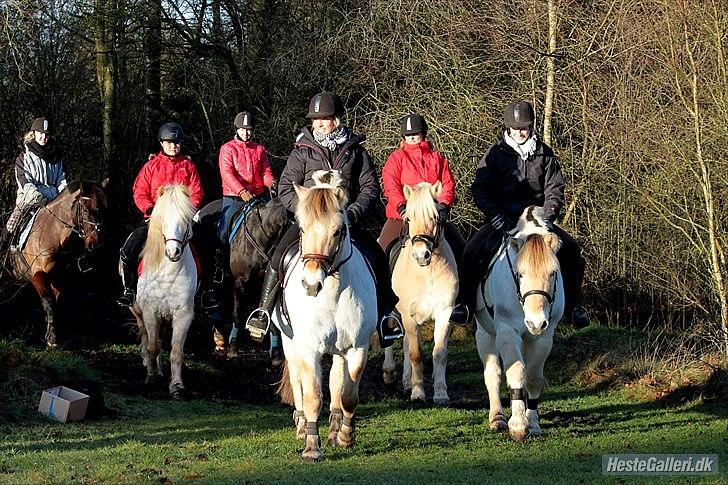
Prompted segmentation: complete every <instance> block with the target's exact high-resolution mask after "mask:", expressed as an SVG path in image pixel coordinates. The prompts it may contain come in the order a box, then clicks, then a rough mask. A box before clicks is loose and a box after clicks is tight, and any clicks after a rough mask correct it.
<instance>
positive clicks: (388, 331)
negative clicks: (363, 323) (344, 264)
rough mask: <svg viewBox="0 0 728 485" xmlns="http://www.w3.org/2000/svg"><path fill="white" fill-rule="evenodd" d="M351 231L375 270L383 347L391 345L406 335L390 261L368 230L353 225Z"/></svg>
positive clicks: (380, 334) (379, 325)
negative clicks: (393, 287)
mask: <svg viewBox="0 0 728 485" xmlns="http://www.w3.org/2000/svg"><path fill="white" fill-rule="evenodd" d="M351 232H352V234H351V237H352V240H353V241H354V244H355V245H356V247H357V248H358V249H359V251H361V253H362V255H363V256H364V258H366V260H367V261H369V264H370V265H371V266H372V270H373V271H374V280H375V282H376V289H377V311H378V315H379V322H378V325H377V330H378V331H379V336H380V341H381V342H382V347H389V346H390V345H391V344H392V343H393V341H394V340H395V339H397V338H400V337H402V336H404V329H403V327H402V322H401V321H400V317H399V315H398V314H397V311H396V309H395V306H396V305H397V302H399V298H398V297H397V295H396V294H395V293H394V290H392V276H391V275H390V273H389V262H388V261H387V256H386V255H385V254H384V251H382V248H381V247H379V244H377V241H376V240H375V239H374V238H373V237H372V236H371V235H370V234H369V233H368V232H367V231H365V230H359V229H356V228H353V227H352V228H351Z"/></svg>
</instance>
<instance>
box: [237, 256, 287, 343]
mask: <svg viewBox="0 0 728 485" xmlns="http://www.w3.org/2000/svg"><path fill="white" fill-rule="evenodd" d="M279 288H280V285H279V284H278V270H277V269H276V268H274V267H272V266H271V265H270V264H269V265H268V267H267V268H266V270H265V277H264V278H263V290H262V291H261V293H260V303H259V305H258V308H256V309H255V310H253V312H252V313H251V314H250V316H249V317H248V321H247V322H245V328H246V329H247V330H248V331H249V332H250V338H251V339H253V340H254V341H255V342H258V343H261V342H263V339H264V338H265V336H266V334H267V333H268V329H269V328H270V313H271V312H272V311H273V306H275V303H276V298H277V297H278V289H279Z"/></svg>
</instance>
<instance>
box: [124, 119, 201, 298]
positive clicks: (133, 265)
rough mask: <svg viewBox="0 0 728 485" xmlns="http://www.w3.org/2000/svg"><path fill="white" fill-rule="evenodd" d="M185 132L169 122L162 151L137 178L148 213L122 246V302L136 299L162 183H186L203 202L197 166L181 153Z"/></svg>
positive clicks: (137, 195) (137, 199) (140, 202)
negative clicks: (139, 271)
mask: <svg viewBox="0 0 728 485" xmlns="http://www.w3.org/2000/svg"><path fill="white" fill-rule="evenodd" d="M183 141H184V132H183V131H182V127H181V126H180V125H178V124H177V123H165V124H164V125H162V127H161V128H160V129H159V142H160V145H161V146H162V150H161V151H160V152H159V153H157V154H152V155H149V160H148V161H147V162H146V163H145V164H144V166H143V167H142V169H141V170H140V171H139V174H138V175H137V178H136V180H134V186H133V193H134V204H136V206H137V207H138V208H139V210H140V211H141V213H142V215H143V216H144V222H142V224H140V225H139V226H137V227H136V228H135V229H134V230H133V231H132V233H131V234H130V235H129V237H128V238H127V239H126V242H124V245H123V246H122V248H121V251H120V253H121V267H122V283H123V285H124V293H123V294H122V296H121V297H120V298H119V299H118V300H117V302H118V303H119V305H122V306H131V305H133V304H134V300H135V299H136V284H137V265H138V263H139V255H140V254H141V252H142V248H143V247H144V243H145V242H146V240H147V230H148V225H147V221H148V220H149V216H150V215H151V214H152V209H153V208H154V204H155V203H156V202H157V190H158V189H159V187H161V186H162V185H167V184H184V185H186V186H187V187H189V189H190V194H191V195H190V199H191V201H192V203H193V204H194V205H195V206H196V207H198V208H199V207H200V204H201V203H202V197H203V195H204V194H203V191H202V184H201V182H200V176H199V174H198V173H197V168H196V167H195V165H194V164H193V163H192V161H191V160H190V158H189V157H188V156H186V155H181V154H180V150H181V148H182V142H183Z"/></svg>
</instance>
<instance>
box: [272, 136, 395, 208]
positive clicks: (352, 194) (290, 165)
mask: <svg viewBox="0 0 728 485" xmlns="http://www.w3.org/2000/svg"><path fill="white" fill-rule="evenodd" d="M364 140H365V137H364V136H363V135H357V134H354V133H350V134H349V138H348V140H347V141H346V142H344V143H343V144H341V145H338V146H337V147H336V149H335V150H329V149H327V148H325V147H323V146H321V145H319V144H318V143H317V142H316V141H315V140H314V138H313V133H312V132H311V127H308V126H307V127H304V128H303V129H302V130H301V134H300V135H299V137H298V139H297V140H296V143H295V145H294V147H293V151H292V152H291V154H290V155H289V156H288V161H287V162H286V166H285V168H284V169H283V173H282V174H281V178H280V181H279V182H278V198H279V199H280V201H281V203H282V204H283V206H284V207H285V208H286V209H288V210H289V211H291V212H293V213H295V211H296V205H297V204H298V196H297V195H296V191H295V189H294V188H293V185H294V184H298V185H303V186H304V187H312V186H313V185H314V182H313V179H312V178H311V176H312V175H313V173H314V172H315V171H316V170H332V169H333V170H338V171H339V174H340V176H341V179H342V187H343V188H344V189H346V191H347V198H348V200H349V208H348V211H349V214H350V216H351V215H352V213H353V214H354V217H355V218H356V219H357V220H361V218H363V217H366V216H367V214H368V213H369V212H370V211H371V210H372V209H373V208H375V207H376V205H377V204H378V202H379V194H380V192H381V189H380V188H379V178H378V177H377V172H376V170H375V169H374V165H372V161H371V159H370V158H369V154H368V153H367V151H366V149H364V147H363V146H362V145H361V143H362V142H363V141H364ZM352 222H354V221H352Z"/></svg>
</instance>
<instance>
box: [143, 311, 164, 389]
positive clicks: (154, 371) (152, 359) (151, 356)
mask: <svg viewBox="0 0 728 485" xmlns="http://www.w3.org/2000/svg"><path fill="white" fill-rule="evenodd" d="M143 319H144V326H145V327H146V329H147V354H148V356H147V379H146V382H147V384H149V383H151V382H152V381H154V380H155V379H156V378H157V376H161V375H162V369H161V367H160V365H159V351H160V340H161V339H160V338H159V321H157V317H156V315H155V314H154V312H153V311H149V310H145V311H144V312H143Z"/></svg>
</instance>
